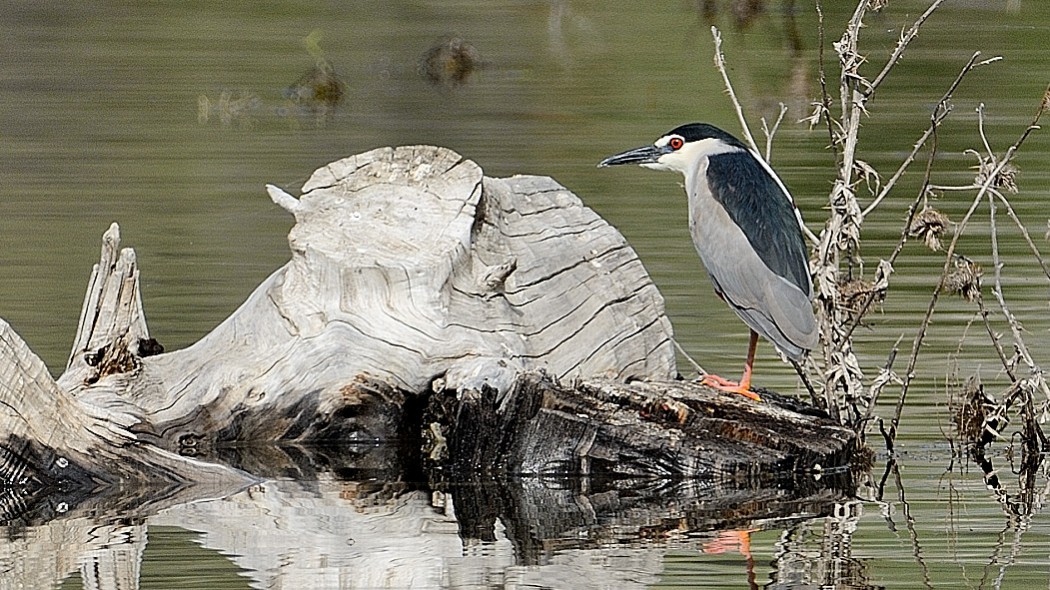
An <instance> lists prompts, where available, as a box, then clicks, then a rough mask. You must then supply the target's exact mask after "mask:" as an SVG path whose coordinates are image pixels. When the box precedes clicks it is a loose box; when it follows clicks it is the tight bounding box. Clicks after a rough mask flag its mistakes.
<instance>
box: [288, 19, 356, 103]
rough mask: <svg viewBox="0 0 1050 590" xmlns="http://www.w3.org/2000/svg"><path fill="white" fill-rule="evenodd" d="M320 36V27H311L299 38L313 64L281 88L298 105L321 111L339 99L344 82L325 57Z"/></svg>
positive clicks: (344, 85) (342, 93)
mask: <svg viewBox="0 0 1050 590" xmlns="http://www.w3.org/2000/svg"><path fill="white" fill-rule="evenodd" d="M321 37H322V34H321V32H320V31H313V32H311V33H310V34H309V35H307V36H306V37H305V38H304V39H303V45H305V46H306V51H307V52H309V53H310V55H311V56H313V58H314V65H313V67H311V68H310V69H308V70H306V72H304V73H303V75H302V76H299V78H298V79H297V80H296V81H295V82H293V83H292V84H291V85H290V86H288V87H287V88H285V89H284V97H285V98H287V99H288V100H291V101H292V102H293V103H295V104H296V106H298V107H300V108H301V109H305V110H307V111H309V112H311V113H314V114H322V115H323V114H327V113H328V112H330V111H332V110H334V109H335V107H336V106H338V105H339V103H341V102H342V101H343V98H344V97H345V96H346V84H345V83H344V82H343V80H342V78H340V77H339V75H338V74H336V72H335V67H334V66H333V65H332V63H331V62H329V61H328V58H327V57H325V53H324V50H323V49H321Z"/></svg>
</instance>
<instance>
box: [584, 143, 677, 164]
mask: <svg viewBox="0 0 1050 590" xmlns="http://www.w3.org/2000/svg"><path fill="white" fill-rule="evenodd" d="M663 154H664V152H663V150H661V149H660V148H658V147H656V146H655V145H647V146H643V147H640V148H634V149H633V150H627V151H626V152H621V153H619V154H616V155H615V156H609V157H608V158H605V159H604V160H602V161H601V162H598V167H599V168H605V167H606V166H619V165H620V164H651V163H653V162H655V161H656V160H657V158H659V157H660V156H661V155H663Z"/></svg>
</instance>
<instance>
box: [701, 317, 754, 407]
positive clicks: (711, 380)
mask: <svg viewBox="0 0 1050 590" xmlns="http://www.w3.org/2000/svg"><path fill="white" fill-rule="evenodd" d="M757 347H758V333H757V332H755V331H754V330H751V341H750V342H749V343H748V346H747V363H746V364H745V365H744V374H743V376H741V377H740V381H739V382H736V381H730V380H728V379H725V378H722V377H719V376H718V375H712V374H710V373H709V374H707V375H704V380H703V383H704V385H707V386H710V387H714V388H715V389H719V390H721V391H728V392H730V393H739V394H740V395H742V396H744V397H747V398H751V399H753V400H755V401H762V398H761V397H759V395H758V394H757V393H755V392H753V391H751V368H752V366H753V365H754V364H755V349H756V348H757Z"/></svg>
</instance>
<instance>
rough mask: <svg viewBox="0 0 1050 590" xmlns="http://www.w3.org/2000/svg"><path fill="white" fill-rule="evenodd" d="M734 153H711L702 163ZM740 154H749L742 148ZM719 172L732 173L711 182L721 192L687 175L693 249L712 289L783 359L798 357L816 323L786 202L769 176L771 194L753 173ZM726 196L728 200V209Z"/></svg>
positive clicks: (811, 340)
mask: <svg viewBox="0 0 1050 590" xmlns="http://www.w3.org/2000/svg"><path fill="white" fill-rule="evenodd" d="M737 155H738V154H737V153H734V154H722V155H718V156H712V157H711V158H710V159H709V164H708V166H709V167H710V166H715V165H719V164H720V163H719V162H718V160H719V159H720V158H725V157H726V156H737ZM739 155H746V156H747V157H751V156H750V154H747V153H746V152H745V153H739ZM754 165H759V164H758V163H757V162H755V163H754ZM719 172H720V174H718V175H717V176H718V177H719V178H735V179H736V180H737V182H736V184H734V185H733V186H730V187H726V186H721V187H718V186H717V185H716V188H718V189H719V190H716V191H715V192H716V194H718V195H719V197H720V198H719V199H716V198H715V196H714V195H713V194H712V193H711V192H708V191H703V190H700V189H701V188H702V186H701V185H702V184H703V183H697V182H696V178H691V179H689V180H688V182H690V183H692V185H691V186H690V192H691V193H692V194H693V195H695V198H693V199H691V201H693V202H690V232H691V233H692V236H693V244H694V245H695V246H696V251H697V253H698V254H699V255H700V259H701V260H702V261H703V263H704V267H705V268H706V269H707V273H708V274H709V275H710V276H711V280H712V282H713V283H714V286H715V290H716V291H717V292H718V294H719V295H721V296H722V298H723V299H725V300H726V302H727V303H728V304H729V305H730V307H732V308H733V311H735V312H736V313H737V315H738V316H740V318H741V319H742V320H744V323H746V324H747V325H748V326H749V327H750V328H751V329H752V330H754V331H755V332H757V333H759V334H761V335H762V336H763V337H765V338H766V339H767V340H769V341H770V342H772V343H773V344H774V345H776V346H777V348H779V349H780V350H781V351H782V352H783V353H784V354H785V355H787V356H788V357H789V358H791V359H794V360H796V361H798V360H801V358H802V356H803V355H804V354H805V352H806V351H809V350H812V349H813V348H814V347H816V344H817V322H816V318H815V317H814V315H813V306H812V303H811V302H810V297H811V293H812V283H811V281H810V277H809V269H808V265H807V263H806V255H805V242H804V241H803V239H802V235H801V230H800V229H799V228H798V222H797V220H796V218H795V213H794V211H793V209H792V204H791V203H790V202H789V201H788V200H787V197H786V195H784V194H783V192H782V191H781V189H780V187H779V186H778V185H777V184H776V182H775V181H774V180H773V179H771V178H768V177H766V178H767V180H768V183H770V184H771V185H772V187H773V188H774V189H775V190H776V192H775V193H771V191H770V188H769V187H768V186H762V183H761V182H757V181H755V179H753V178H752V179H751V181H748V180H747V178H746V175H744V176H745V178H744V179H743V181H741V180H740V179H741V178H742V177H741V175H736V176H733V175H732V174H730V175H728V176H727V175H726V174H725V172H724V170H721V169H720V170H719ZM697 173H698V174H708V173H709V170H708V169H706V168H705V167H703V166H701V167H700V169H699V170H698V172H697ZM758 180H761V179H758ZM745 193H748V194H745ZM727 199H737V200H736V201H727ZM770 201H772V205H773V206H770V204H771V203H770ZM778 202H779V208H778V207H777V206H776V205H777V204H778ZM724 203H729V205H730V206H729V207H728V209H727V207H726V206H725V204H724ZM729 210H733V211H734V212H736V214H737V216H736V217H735V218H734V217H733V216H732V215H730V212H729ZM785 213H786V214H787V215H785ZM742 227H743V228H746V229H747V232H746V233H745V231H744V230H742V229H741V228H742ZM796 238H797V241H796Z"/></svg>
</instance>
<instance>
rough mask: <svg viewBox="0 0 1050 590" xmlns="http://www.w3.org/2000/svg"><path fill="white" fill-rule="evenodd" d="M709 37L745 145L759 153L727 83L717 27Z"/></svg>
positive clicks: (727, 77) (727, 75) (716, 64)
mask: <svg viewBox="0 0 1050 590" xmlns="http://www.w3.org/2000/svg"><path fill="white" fill-rule="evenodd" d="M711 36H712V37H714V38H715V67H716V68H718V72H719V73H720V74H722V81H723V82H725V85H726V92H728V93H729V98H730V99H731V100H732V101H733V108H735V109H736V116H737V118H739V119H740V127H741V128H742V129H743V130H744V139H746V140H747V144H748V145H749V146H751V149H752V150H754V151H755V153H756V154H758V153H761V152H759V150H758V144H757V143H755V138H754V136H752V135H751V129H750V128H749V127H748V126H747V119H745V118H744V109H743V108H742V107H741V106H740V101H739V100H737V98H736V92H734V91H733V85H732V84H730V83H729V73H728V72H726V58H725V55H723V54H722V33H720V32H719V31H718V27H714V26H712V27H711Z"/></svg>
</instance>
